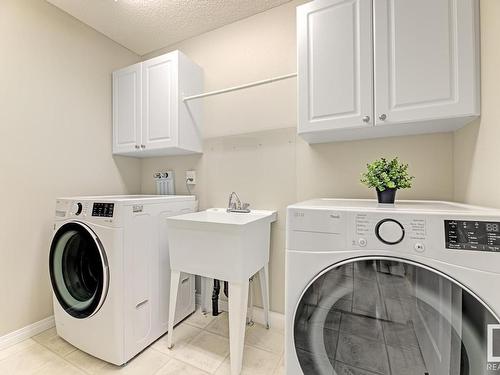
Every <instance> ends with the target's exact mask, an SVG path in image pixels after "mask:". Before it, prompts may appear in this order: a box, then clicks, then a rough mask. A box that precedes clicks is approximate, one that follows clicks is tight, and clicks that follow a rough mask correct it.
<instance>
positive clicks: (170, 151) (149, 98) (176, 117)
mask: <svg viewBox="0 0 500 375" xmlns="http://www.w3.org/2000/svg"><path fill="white" fill-rule="evenodd" d="M132 71H133V75H132ZM132 77H134V78H132ZM132 82H133V83H132ZM202 91H203V72H202V70H201V68H200V67H199V66H197V65H196V64H194V63H193V62H192V61H190V60H189V59H188V58H187V57H186V56H185V55H184V54H182V53H181V52H179V51H174V52H171V53H168V54H165V55H162V56H159V57H155V58H153V59H150V60H147V61H144V62H142V63H140V64H136V65H133V66H131V67H128V68H125V69H121V70H119V71H116V72H114V73H113V153H114V154H119V155H127V156H135V157H149V156H162V155H179V154H189V153H199V152H201V151H202V137H201V107H200V106H201V103H199V102H197V103H193V102H191V103H185V102H184V101H183V98H184V97H186V96H190V95H195V94H199V93H201V92H202ZM132 98H134V99H132ZM132 128H133V131H132ZM131 134H134V136H131Z"/></svg>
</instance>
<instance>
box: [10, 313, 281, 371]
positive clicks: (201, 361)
mask: <svg viewBox="0 0 500 375" xmlns="http://www.w3.org/2000/svg"><path fill="white" fill-rule="evenodd" d="M228 337H229V329H228V319H227V314H226V313H223V314H221V315H219V316H218V317H216V318H214V317H212V316H210V315H206V316H205V315H203V314H201V313H200V312H199V311H197V312H196V313H194V314H193V315H192V316H191V317H189V318H188V319H187V320H186V321H184V322H183V323H182V324H180V325H179V326H177V327H176V328H175V347H174V349H173V350H169V349H168V348H167V341H166V336H163V337H162V338H160V339H159V340H158V341H156V342H155V343H154V344H153V345H151V346H150V347H149V348H147V349H146V350H145V351H144V352H142V353H141V354H139V355H138V356H137V357H136V358H134V359H133V360H132V361H130V362H129V363H128V364H127V365H126V366H122V367H117V366H113V365H110V364H108V363H106V362H103V361H101V360H99V359H97V358H94V357H92V356H90V355H88V354H86V353H84V352H82V351H80V350H78V349H76V348H75V347H73V346H72V345H70V344H68V343H67V342H66V341H64V340H62V339H61V338H60V337H58V336H57V334H56V331H55V329H54V328H52V329H49V330H47V331H45V332H42V333H41V334H39V335H37V336H35V337H33V338H32V339H28V340H26V341H23V342H21V343H19V344H17V345H14V346H11V347H9V348H7V349H4V350H2V351H0V374H2V375H28V374H36V375H44V374H46V375H59V374H61V375H63V374H64V375H73V374H75V375H76V374H111V373H113V374H115V373H119V374H125V375H133V374H140V375H149V374H151V375H153V374H155V375H170V374H172V375H174V374H183V375H206V374H215V375H225V374H229V373H230V370H229V339H228ZM283 345H284V338H283V332H281V331H279V330H275V329H270V330H266V329H265V328H264V327H263V326H261V325H258V324H255V325H254V326H252V327H247V332H246V340H245V353H244V361H243V371H242V374H243V375H246V374H252V375H283V374H284V364H283Z"/></svg>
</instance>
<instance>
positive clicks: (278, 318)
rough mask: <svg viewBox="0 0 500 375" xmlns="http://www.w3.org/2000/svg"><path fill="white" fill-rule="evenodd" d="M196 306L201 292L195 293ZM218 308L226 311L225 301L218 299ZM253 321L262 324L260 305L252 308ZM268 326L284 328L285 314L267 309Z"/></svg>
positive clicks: (199, 303) (198, 303) (281, 329)
mask: <svg viewBox="0 0 500 375" xmlns="http://www.w3.org/2000/svg"><path fill="white" fill-rule="evenodd" d="M196 306H197V307H198V306H201V294H198V293H196ZM219 309H220V310H221V311H227V301H226V300H223V299H220V300H219ZM253 321H254V322H255V323H259V324H262V325H264V324H265V321H264V309H262V308H261V307H254V308H253ZM269 326H271V328H273V329H277V330H280V331H284V330H285V315H284V314H281V313H277V312H274V311H269Z"/></svg>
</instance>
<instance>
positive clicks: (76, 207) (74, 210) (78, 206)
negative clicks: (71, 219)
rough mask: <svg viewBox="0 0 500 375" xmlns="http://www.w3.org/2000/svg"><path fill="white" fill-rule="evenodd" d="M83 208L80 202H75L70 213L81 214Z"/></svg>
mask: <svg viewBox="0 0 500 375" xmlns="http://www.w3.org/2000/svg"><path fill="white" fill-rule="evenodd" d="M82 210H83V206H82V204H81V203H80V202H77V203H73V205H72V206H71V209H70V213H71V214H72V215H76V216H78V215H80V214H81V213H82Z"/></svg>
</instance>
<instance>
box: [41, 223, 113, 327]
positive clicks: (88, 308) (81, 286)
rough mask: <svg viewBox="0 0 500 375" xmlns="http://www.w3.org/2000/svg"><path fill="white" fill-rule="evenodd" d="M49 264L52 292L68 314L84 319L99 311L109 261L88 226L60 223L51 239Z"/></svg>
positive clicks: (105, 290) (103, 296) (104, 295)
mask: <svg viewBox="0 0 500 375" xmlns="http://www.w3.org/2000/svg"><path fill="white" fill-rule="evenodd" d="M49 267H50V279H51V282H52V289H53V290H54V294H55V296H56V298H57V300H58V301H59V303H60V305H61V306H62V307H63V308H64V310H66V312H67V313H68V314H70V315H71V316H73V317H75V318H79V319H83V318H87V317H89V316H91V315H93V314H95V313H96V312H97V311H98V310H99V308H100V307H101V306H102V303H103V302H104V299H105V297H106V293H107V289H108V279H109V275H108V264H107V260H106V255H105V253H104V250H103V248H102V245H101V243H100V241H99V240H98V238H97V237H96V235H95V234H94V233H93V232H92V231H91V230H90V228H88V227H87V226H85V225H84V224H81V223H68V224H65V225H63V226H62V227H61V228H60V229H59V230H58V231H57V232H56V234H55V236H54V239H53V241H52V246H51V249H50V259H49Z"/></svg>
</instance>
